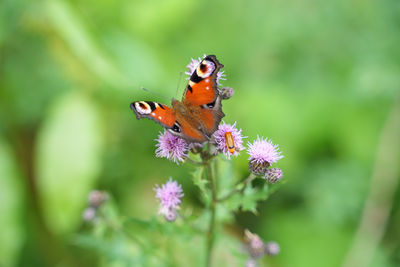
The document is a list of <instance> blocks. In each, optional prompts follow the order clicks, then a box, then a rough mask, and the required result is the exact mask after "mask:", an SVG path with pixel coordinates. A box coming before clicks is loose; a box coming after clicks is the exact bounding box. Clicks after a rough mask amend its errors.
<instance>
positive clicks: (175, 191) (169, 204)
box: [154, 178, 183, 221]
mask: <svg viewBox="0 0 400 267" xmlns="http://www.w3.org/2000/svg"><path fill="white" fill-rule="evenodd" d="M154 190H155V191H156V198H158V199H159V200H160V210H159V213H160V214H162V215H164V216H165V218H166V219H167V220H169V221H171V218H172V217H175V218H176V215H174V212H176V209H177V208H179V204H181V198H182V197H183V190H182V187H181V185H179V184H178V182H176V181H173V180H172V178H169V180H168V182H167V183H165V184H163V185H161V187H159V186H158V185H156V187H155V188H154Z"/></svg>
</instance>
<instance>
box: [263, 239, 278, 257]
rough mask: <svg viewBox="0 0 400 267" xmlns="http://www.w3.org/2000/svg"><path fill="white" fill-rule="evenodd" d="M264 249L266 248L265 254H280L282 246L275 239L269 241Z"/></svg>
mask: <svg viewBox="0 0 400 267" xmlns="http://www.w3.org/2000/svg"><path fill="white" fill-rule="evenodd" d="M264 250H265V254H267V255H269V256H275V255H278V254H279V252H280V250H281V248H280V247H279V244H278V243H276V242H274V241H269V242H267V243H265V245H264Z"/></svg>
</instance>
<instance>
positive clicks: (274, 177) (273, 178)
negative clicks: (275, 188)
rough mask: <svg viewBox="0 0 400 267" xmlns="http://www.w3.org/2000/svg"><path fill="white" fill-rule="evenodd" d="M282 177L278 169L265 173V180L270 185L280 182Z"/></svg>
mask: <svg viewBox="0 0 400 267" xmlns="http://www.w3.org/2000/svg"><path fill="white" fill-rule="evenodd" d="M282 177H283V172H282V170H281V169H279V168H271V169H268V170H267V171H266V173H265V179H266V180H267V181H269V182H270V183H272V184H273V183H276V182H278V181H280V180H281V179H282Z"/></svg>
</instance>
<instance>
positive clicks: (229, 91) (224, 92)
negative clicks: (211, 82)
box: [221, 87, 235, 100]
mask: <svg viewBox="0 0 400 267" xmlns="http://www.w3.org/2000/svg"><path fill="white" fill-rule="evenodd" d="M234 93H235V91H234V90H233V88H231V87H224V88H222V89H221V97H222V99H224V100H226V99H229V98H231V97H232V96H233V94H234Z"/></svg>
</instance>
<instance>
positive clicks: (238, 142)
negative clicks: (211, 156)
mask: <svg viewBox="0 0 400 267" xmlns="http://www.w3.org/2000/svg"><path fill="white" fill-rule="evenodd" d="M226 133H230V134H231V136H232V139H233V143H234V144H233V145H234V147H233V153H231V152H232V150H231V152H230V151H229V150H230V149H228V145H227V140H226V139H227V135H226ZM212 137H213V140H214V143H215V145H216V148H217V151H219V152H222V153H224V154H225V156H226V157H227V158H230V157H231V156H232V155H234V156H237V155H239V152H240V151H241V150H243V149H244V146H243V140H242V139H243V138H245V137H243V136H242V129H240V130H238V129H237V128H236V122H235V123H234V124H233V125H230V124H227V123H225V122H222V123H221V124H220V125H219V126H218V130H216V131H215V132H214V134H213V136H212Z"/></svg>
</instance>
